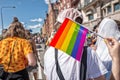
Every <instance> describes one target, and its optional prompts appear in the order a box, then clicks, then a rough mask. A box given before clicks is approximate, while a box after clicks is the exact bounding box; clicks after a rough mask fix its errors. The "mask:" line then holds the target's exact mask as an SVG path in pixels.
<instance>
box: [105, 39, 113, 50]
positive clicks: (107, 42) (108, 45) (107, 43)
mask: <svg viewBox="0 0 120 80" xmlns="http://www.w3.org/2000/svg"><path fill="white" fill-rule="evenodd" d="M104 42H105V43H106V45H107V47H108V48H109V49H111V48H112V47H111V45H110V42H109V41H108V40H107V39H104Z"/></svg>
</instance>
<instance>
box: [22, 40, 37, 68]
mask: <svg viewBox="0 0 120 80" xmlns="http://www.w3.org/2000/svg"><path fill="white" fill-rule="evenodd" d="M23 49H24V54H25V56H26V58H27V60H28V65H29V66H35V65H36V59H35V55H34V53H33V50H32V45H31V44H30V42H29V41H25V42H24V45H23Z"/></svg>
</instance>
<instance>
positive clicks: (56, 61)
mask: <svg viewBox="0 0 120 80" xmlns="http://www.w3.org/2000/svg"><path fill="white" fill-rule="evenodd" d="M55 63H56V71H57V75H58V77H59V79H60V80H65V79H64V76H63V74H62V72H61V69H60V66H59V62H58V50H57V49H56V48H55Z"/></svg>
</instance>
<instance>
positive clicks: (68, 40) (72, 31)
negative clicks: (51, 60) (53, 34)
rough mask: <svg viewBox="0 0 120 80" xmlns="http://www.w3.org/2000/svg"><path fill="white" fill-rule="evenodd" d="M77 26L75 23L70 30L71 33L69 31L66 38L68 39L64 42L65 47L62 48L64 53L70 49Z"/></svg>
mask: <svg viewBox="0 0 120 80" xmlns="http://www.w3.org/2000/svg"><path fill="white" fill-rule="evenodd" d="M76 26H77V25H76V24H75V23H73V24H72V25H71V26H70V29H69V31H68V34H67V36H66V38H65V40H64V42H63V45H62V47H61V50H63V51H65V52H66V51H67V48H68V46H69V44H70V40H71V38H72V36H73V33H74V31H75V27H76Z"/></svg>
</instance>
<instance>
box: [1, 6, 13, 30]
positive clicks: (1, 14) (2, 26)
mask: <svg viewBox="0 0 120 80" xmlns="http://www.w3.org/2000/svg"><path fill="white" fill-rule="evenodd" d="M3 8H15V6H6V7H1V25H2V30H3V29H4V25H3V14H2V9H3Z"/></svg>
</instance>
